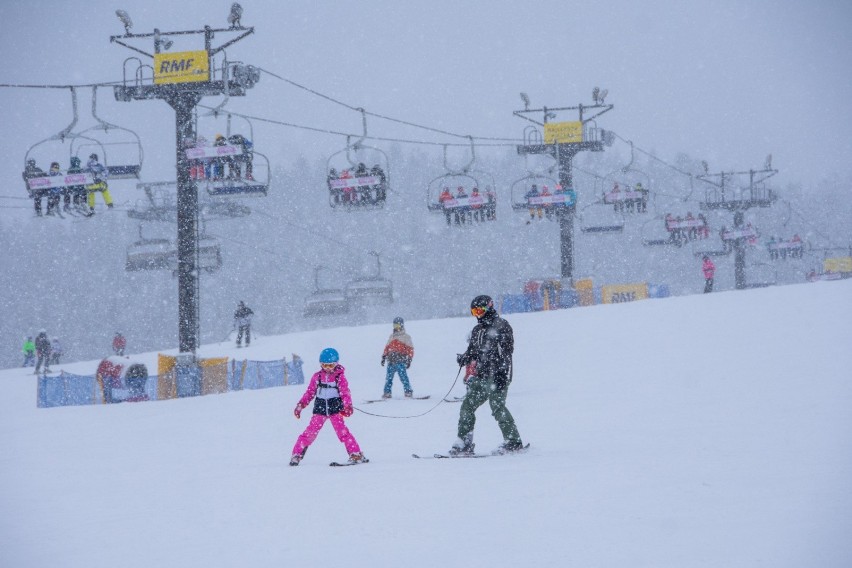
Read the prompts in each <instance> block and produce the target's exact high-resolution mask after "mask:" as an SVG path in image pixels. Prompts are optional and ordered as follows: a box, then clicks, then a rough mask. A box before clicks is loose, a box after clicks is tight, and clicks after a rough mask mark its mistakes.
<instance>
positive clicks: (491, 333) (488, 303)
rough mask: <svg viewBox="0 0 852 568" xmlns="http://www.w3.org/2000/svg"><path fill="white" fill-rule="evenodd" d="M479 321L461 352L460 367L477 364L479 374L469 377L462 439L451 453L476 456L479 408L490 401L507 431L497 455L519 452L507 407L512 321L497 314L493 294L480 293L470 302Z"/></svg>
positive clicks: (503, 430) (461, 415) (518, 437)
mask: <svg viewBox="0 0 852 568" xmlns="http://www.w3.org/2000/svg"><path fill="white" fill-rule="evenodd" d="M470 313H471V315H473V316H474V317H475V318H476V319H477V324H476V326H475V327H474V328H473V331H471V333H470V340H469V341H468V346H467V350H466V351H465V352H464V353H462V354H460V355H458V357H457V358H456V361H457V362H458V364H459V367H464V366H467V365H470V364H471V363H475V364H476V366H475V373H476V374H475V375H473V376H471V377H469V378H468V381H467V394H466V395H465V397H464V400H463V401H462V405H461V410H460V411H459V425H458V438H457V439H456V441H455V442H454V443H453V446H452V448H451V449H450V455H454V456H459V455H472V454H473V452H474V443H473V427H474V425H475V424H476V409H477V408H479V407H480V406H482V405H483V404H484V403H485V401H488V403H489V405H490V406H491V415H492V416H494V419H495V420H497V425H498V426H499V427H500V432H501V433H502V434H503V444H501V445H500V447H499V448H497V449H496V450H494V453H495V454H505V453H511V452H517V451H519V450H522V449H523V448H524V444H523V442H522V441H521V435H520V434H519V433H518V428H517V426H516V425H515V419H514V418H513V417H512V414H511V413H510V412H509V409H508V408H506V396H507V394H508V391H509V384H511V382H512V353H513V352H514V350H515V339H514V335H513V332H512V326H510V325H509V322H507V321H506V320H504V319H503V318H501V317H500V316H499V315H497V310H495V309H494V301H493V300H492V299H491V297H490V296H485V295H481V296H477V297H476V298H474V299H473V301H472V302H471V304H470Z"/></svg>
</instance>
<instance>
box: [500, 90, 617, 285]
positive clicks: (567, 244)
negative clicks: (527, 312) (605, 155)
mask: <svg viewBox="0 0 852 568" xmlns="http://www.w3.org/2000/svg"><path fill="white" fill-rule="evenodd" d="M592 96H593V99H594V104H591V105H584V104H582V103H581V104H579V105H577V106H572V107H557V108H550V107H543V108H539V109H530V108H529V98H528V97H527V96H526V95H525V94H524V93H521V99H523V101H524V106H525V108H524V110H516V111H514V112H513V113H512V114H514V115H515V116H517V117H519V118H523V119H524V120H526V121H529V122H532V123H533V124H536V125H538V126H540V127H541V128H542V129H543V130H544V136H543V137H542V136H541V134H540V133H539V131H538V129H536V128H533V127H529V128H528V129H526V130H525V133H524V143H523V144H522V145H519V146H518V147H517V148H518V154H520V155H522V156H527V155H534V154H547V155H549V156H551V157H553V159H554V160H556V164H557V167H558V170H559V184H560V185H561V186H562V187H563V188H566V189H568V188H571V189H573V187H574V176H573V173H572V169H571V168H572V163H573V160H574V156H576V155H577V154H578V153H579V152H582V151H591V152H602V151H603V149H604V146H605V145H606V146H609V145H611V144H612V140H613V138H612V136H609V135H608V133H607V132H606V131H604V130H602V129H598V128H596V127H587V125H588V123H589V122H592V121H594V119H595V118H597V117H599V116H600V115H602V114H604V113H605V112H609V111H610V110H612V109H613V108H614V107H613V105H611V104H604V98H605V97H606V91H604V92H603V96H601V93H600V90H599V89H598V88H595V90H594V92H593V95H592ZM571 111H576V112H577V116H578V119H577V120H572V121H564V122H552V119H555V118H556V117H557V113H560V112H571ZM538 116H540V117H541V120H538V119H537V117H538ZM575 213H576V202H575V204H572V205H570V206H567V207H559V208H557V209H556V217H557V219H558V220H559V239H560V259H561V275H562V278H563V279H571V278H573V276H574V216H575Z"/></svg>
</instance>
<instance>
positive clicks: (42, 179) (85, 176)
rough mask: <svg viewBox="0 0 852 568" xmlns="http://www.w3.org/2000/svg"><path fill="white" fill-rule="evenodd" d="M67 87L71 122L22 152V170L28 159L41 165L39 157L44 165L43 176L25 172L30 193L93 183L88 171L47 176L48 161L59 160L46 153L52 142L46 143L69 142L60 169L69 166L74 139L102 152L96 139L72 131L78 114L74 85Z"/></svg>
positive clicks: (25, 180) (26, 185)
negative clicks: (66, 158)
mask: <svg viewBox="0 0 852 568" xmlns="http://www.w3.org/2000/svg"><path fill="white" fill-rule="evenodd" d="M69 88H70V90H71V108H72V111H73V118H72V120H71V124H69V125H68V126H66V127H65V128H64V129H63V130H61V131H59V133H57V134H54V135H53V136H49V137H48V138H45V139H44V140H40V141H38V142H36V143H35V144H33V145H32V146H30V147H29V149H27V152H26V154H24V172H26V168H27V163H28V162H29V161H30V160H34V161H35V162H36V166H37V167H41V166H40V165H39V159H41V160H42V164H41V165H43V166H44V167H43V168H41V169H42V170H43V171H44V172H45V175H44V176H39V177H34V176H31V175H26V173H25V174H24V186H25V188H26V190H27V192H28V193H30V194H32V192H33V191H35V190H38V189H47V188H53V189H61V188H65V187H69V186H76V185H89V184H91V183H93V181H94V180H93V179H92V177H91V174H90V173H88V172H85V171H84V172H82V173H80V174H64V175H62V176H49V175H48V170H49V167H50V163H51V162H54V161H55V162H59V160H58V156H56V154H55V153H51V154H48V153H47V152H46V151H45V148H48V147H52V146H54V145H52V144H50V145H49V146H45V145H48V144H49V143H51V142H60V143H62V144H64V143H65V141H66V140H69V142H70V143H69V155H68V162H66V163H65V164H62V163H61V162H59V164H60V168H61V169H62V171H67V170H68V167H69V164H70V158H71V156H73V155H74V153H73V143H74V142H75V141H76V142H81V141H88V143H89V144H91V145H92V146H93V147H96V148H98V151H99V152H101V153H102V154H104V148H103V145H102V144H101V143H100V142H99V141H98V140H96V139H94V138H91V137H88V136H85V135H83V134H79V133H77V134H75V133H74V132H72V130H73V129H74V126H76V124H77V120H78V115H77V89H76V88H75V87H69ZM104 163H105V162H104ZM82 164H85V162H82ZM81 167H83V168H84V166H83V165H81Z"/></svg>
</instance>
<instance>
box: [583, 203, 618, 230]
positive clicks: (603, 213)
mask: <svg viewBox="0 0 852 568" xmlns="http://www.w3.org/2000/svg"><path fill="white" fill-rule="evenodd" d="M578 216H579V218H580V230H581V231H582V232H584V233H588V234H598V235H599V234H610V233H621V232H622V231H624V213H622V212H619V211H614V210H613V207H612V206H611V205H607V204H606V203H604V201H603V200H598V201H595V202H594V203H590V204H588V205H586V206H585V207H583V208H582V210H581V211H580V214H579V215H578Z"/></svg>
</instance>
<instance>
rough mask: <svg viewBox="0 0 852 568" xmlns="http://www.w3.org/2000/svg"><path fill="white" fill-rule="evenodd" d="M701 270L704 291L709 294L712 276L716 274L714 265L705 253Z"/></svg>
mask: <svg viewBox="0 0 852 568" xmlns="http://www.w3.org/2000/svg"><path fill="white" fill-rule="evenodd" d="M701 271H702V272H704V293H705V294H709V293H710V292H712V291H713V276H714V275H715V274H716V265H715V264H713V261H712V260H710V257H709V256H707V255H706V254H705V255H704V263H703V264H702V265H701Z"/></svg>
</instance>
